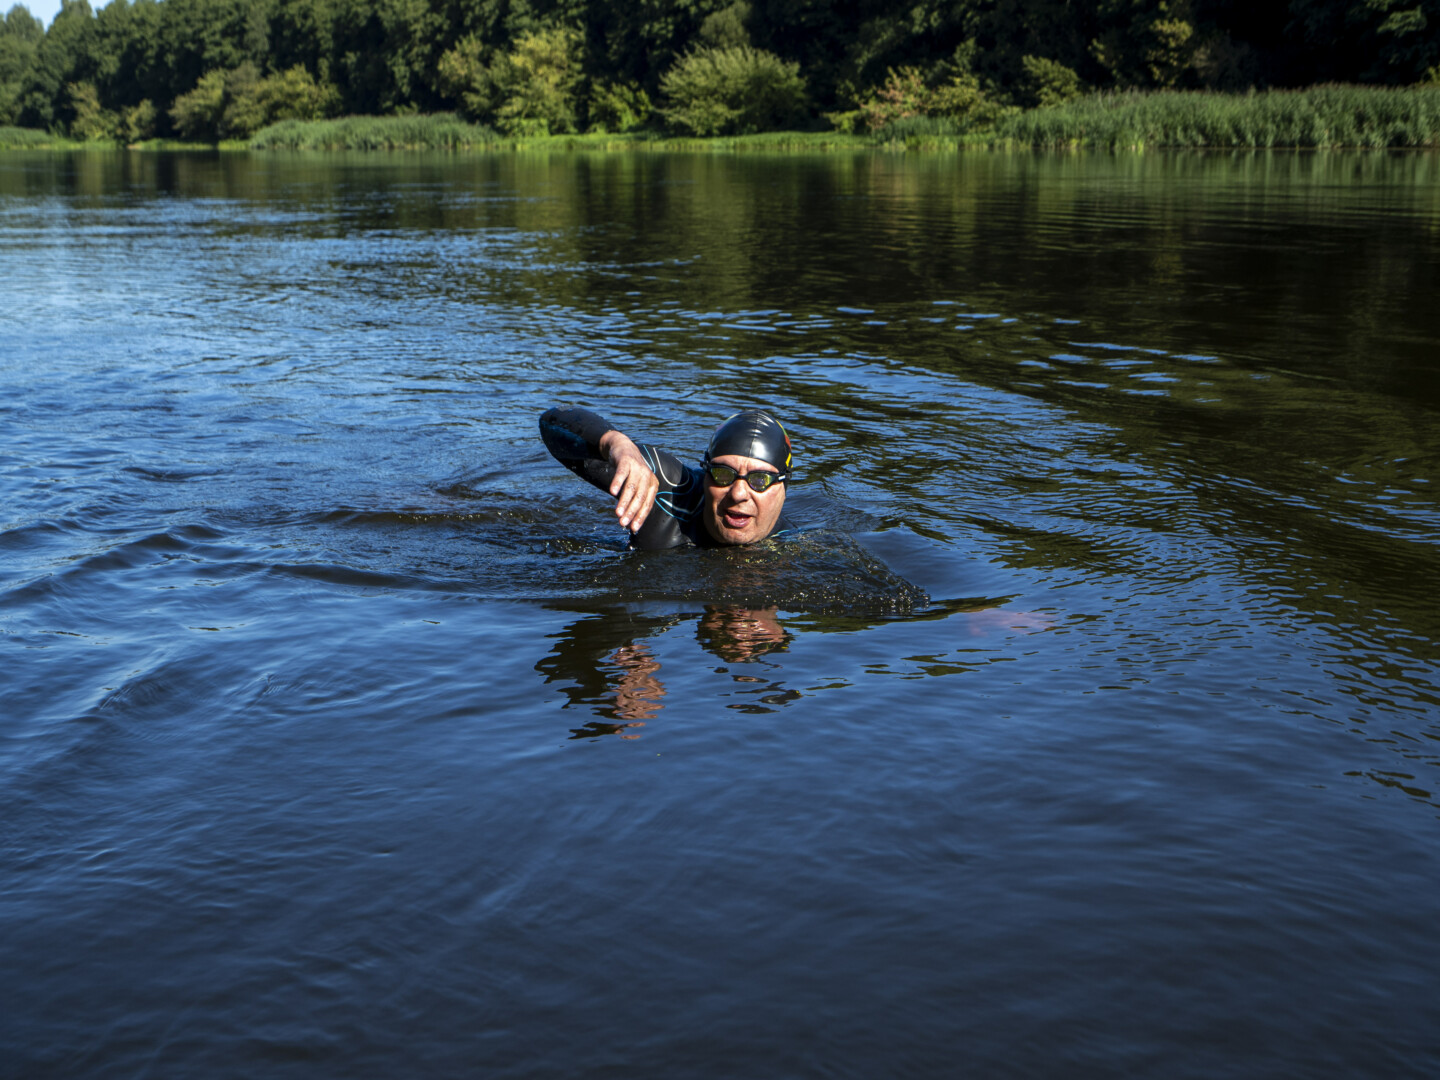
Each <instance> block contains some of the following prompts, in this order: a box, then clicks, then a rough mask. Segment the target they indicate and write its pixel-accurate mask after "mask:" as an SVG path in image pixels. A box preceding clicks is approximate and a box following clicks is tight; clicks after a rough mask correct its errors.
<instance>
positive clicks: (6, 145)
mask: <svg viewBox="0 0 1440 1080" xmlns="http://www.w3.org/2000/svg"><path fill="white" fill-rule="evenodd" d="M81 145H83V144H82V143H78V142H72V141H71V140H69V139H66V138H64V137H63V136H60V135H52V134H50V132H48V131H38V130H36V129H34V128H18V127H0V150H31V149H38V148H40V147H47V148H48V147H52V146H67V147H69V146H81ZM105 145H106V147H107V148H108V147H109V146H111V145H113V144H110V143H106V144H105Z"/></svg>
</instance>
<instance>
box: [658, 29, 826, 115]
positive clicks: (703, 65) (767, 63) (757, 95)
mask: <svg viewBox="0 0 1440 1080" xmlns="http://www.w3.org/2000/svg"><path fill="white" fill-rule="evenodd" d="M660 90H661V92H662V93H663V94H664V95H665V98H666V101H667V102H668V107H667V108H665V109H664V110H663V112H664V115H665V119H666V120H668V121H669V122H670V123H671V124H673V125H674V126H676V127H678V128H682V129H684V130H686V131H689V132H691V133H693V134H695V135H748V134H752V133H754V132H757V131H771V130H775V129H777V128H783V127H785V126H786V125H788V124H792V123H794V122H795V121H796V120H798V119H799V117H800V116H801V114H802V112H803V110H804V108H805V80H804V79H803V78H801V76H800V65H799V64H794V63H787V62H786V61H784V60H781V59H780V58H779V57H778V56H776V55H775V54H774V53H769V52H765V51H764V50H763V49H753V48H751V47H750V46H748V45H733V46H727V47H724V48H702V49H696V50H695V51H694V52H691V53H689V54H687V55H685V56H683V57H681V58H680V59H679V60H678V61H677V62H676V63H675V65H674V66H673V67H672V68H670V69H669V70H668V71H667V72H665V74H664V75H663V76H662V77H661V79H660Z"/></svg>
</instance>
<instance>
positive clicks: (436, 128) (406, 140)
mask: <svg viewBox="0 0 1440 1080" xmlns="http://www.w3.org/2000/svg"><path fill="white" fill-rule="evenodd" d="M495 139H496V135H495V132H494V131H492V130H491V129H490V128H488V127H485V126H483V125H481V124H469V123H466V122H465V121H464V120H461V119H460V118H459V117H458V116H455V115H454V114H453V113H434V114H432V115H429V116H347V117H344V118H342V119H339V120H282V121H280V122H279V123H278V124H271V125H270V126H269V127H266V128H262V129H261V130H260V131H258V132H256V133H255V136H254V138H252V139H251V140H250V146H251V148H253V149H255V150H453V149H459V148H463V147H471V146H483V145H485V144H487V143H493V142H494V141H495Z"/></svg>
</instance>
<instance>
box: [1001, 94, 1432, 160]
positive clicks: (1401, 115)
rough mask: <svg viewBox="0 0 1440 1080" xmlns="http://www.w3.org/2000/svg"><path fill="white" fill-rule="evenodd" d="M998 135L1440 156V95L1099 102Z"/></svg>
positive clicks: (1119, 97) (1021, 119) (1011, 124)
mask: <svg viewBox="0 0 1440 1080" xmlns="http://www.w3.org/2000/svg"><path fill="white" fill-rule="evenodd" d="M999 134H1000V135H1001V136H1002V137H1003V138H1006V139H1010V140H1013V141H1015V142H1020V143H1026V144H1031V145H1035V146H1098V147H1110V148H1124V147H1146V146H1152V147H1165V146H1196V147H1199V146H1207V147H1277V146H1285V147H1373V148H1380V147H1440V87H1435V88H1417V87H1411V88H1407V89H1403V90H1402V89H1389V88H1385V87H1361V86H1319V87H1313V88H1311V89H1309V90H1271V91H1266V92H1264V93H1258V94H1213V93H1200V92H1188V93H1187V92H1181V91H1163V92H1157V93H1148V94H1144V93H1134V92H1131V93H1111V94H1092V95H1090V96H1089V97H1085V98H1080V99H1077V100H1075V101H1072V102H1068V103H1066V104H1064V105H1056V106H1051V107H1049V108H1044V109H1035V110H1033V111H1031V112H1027V113H1022V114H1020V115H1018V116H1015V117H1012V118H1010V119H1009V120H1008V121H1007V122H1006V123H1004V124H1003V125H1002V126H1001V127H1000V129H999Z"/></svg>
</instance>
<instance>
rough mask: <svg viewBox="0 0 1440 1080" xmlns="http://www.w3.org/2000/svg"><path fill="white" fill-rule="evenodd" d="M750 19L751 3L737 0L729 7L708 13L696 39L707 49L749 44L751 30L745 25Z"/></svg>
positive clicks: (731, 47) (729, 47)
mask: <svg viewBox="0 0 1440 1080" xmlns="http://www.w3.org/2000/svg"><path fill="white" fill-rule="evenodd" d="M749 20H750V5H749V4H747V3H745V0H737V2H736V3H733V4H731V5H730V6H729V7H727V8H721V9H720V10H719V11H712V12H711V13H710V14H709V15H706V16H705V21H704V22H702V23H701V24H700V33H698V34H697V35H696V36H695V40H696V41H697V42H698V43H699V45H700V47H701V48H705V49H734V48H738V47H739V46H742V45H749V44H751V41H750V31H749V30H748V29H747V28H746V25H745V24H746V23H747V22H749Z"/></svg>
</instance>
